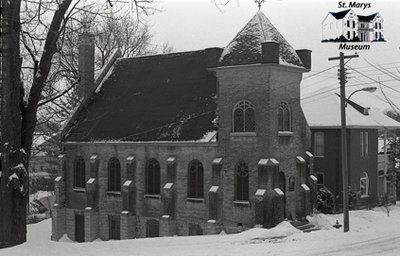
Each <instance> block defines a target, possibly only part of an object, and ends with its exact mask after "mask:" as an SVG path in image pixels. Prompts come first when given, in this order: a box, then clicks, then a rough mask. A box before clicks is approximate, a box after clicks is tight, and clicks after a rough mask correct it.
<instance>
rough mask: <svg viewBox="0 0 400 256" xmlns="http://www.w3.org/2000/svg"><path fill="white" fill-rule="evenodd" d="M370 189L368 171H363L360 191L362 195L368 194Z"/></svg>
mask: <svg viewBox="0 0 400 256" xmlns="http://www.w3.org/2000/svg"><path fill="white" fill-rule="evenodd" d="M368 190H369V178H368V174H367V173H366V172H364V173H363V176H361V178H360V191H361V196H367V195H368Z"/></svg>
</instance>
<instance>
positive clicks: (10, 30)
mask: <svg viewBox="0 0 400 256" xmlns="http://www.w3.org/2000/svg"><path fill="white" fill-rule="evenodd" d="M1 1H2V2H1V4H2V20H1V23H2V24H1V25H2V35H1V37H2V39H1V40H2V46H1V47H2V56H1V58H2V77H1V79H2V80H1V82H2V83H1V94H2V102H1V107H2V109H1V114H2V115H1V117H2V118H1V132H2V133H1V136H2V138H1V152H2V157H1V166H2V168H1V178H0V213H1V214H0V248H2V247H9V246H13V245H16V244H20V243H23V242H25V241H26V205H27V201H28V187H29V184H28V175H27V172H26V171H25V167H27V161H26V159H27V158H26V157H25V154H24V152H23V151H22V150H20V149H21V98H22V97H21V93H23V91H22V83H21V80H20V72H21V57H20V47H19V36H20V30H21V24H20V5H21V0H14V1H6V0H1Z"/></svg>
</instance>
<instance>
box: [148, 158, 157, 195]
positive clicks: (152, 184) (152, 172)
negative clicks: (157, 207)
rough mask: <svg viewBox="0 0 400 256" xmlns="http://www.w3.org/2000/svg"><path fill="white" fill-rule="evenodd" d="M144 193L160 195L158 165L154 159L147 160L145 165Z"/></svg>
mask: <svg viewBox="0 0 400 256" xmlns="http://www.w3.org/2000/svg"><path fill="white" fill-rule="evenodd" d="M145 193H146V194H148V195H159V194H160V164H159V163H158V161H157V160H156V159H154V158H151V159H149V160H148V161H147V164H146V175H145Z"/></svg>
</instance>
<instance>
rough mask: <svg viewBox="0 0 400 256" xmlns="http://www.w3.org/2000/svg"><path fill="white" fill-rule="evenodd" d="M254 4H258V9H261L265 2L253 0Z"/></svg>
mask: <svg viewBox="0 0 400 256" xmlns="http://www.w3.org/2000/svg"><path fill="white" fill-rule="evenodd" d="M254 2H255V3H256V4H258V10H261V6H262V4H263V3H265V0H254Z"/></svg>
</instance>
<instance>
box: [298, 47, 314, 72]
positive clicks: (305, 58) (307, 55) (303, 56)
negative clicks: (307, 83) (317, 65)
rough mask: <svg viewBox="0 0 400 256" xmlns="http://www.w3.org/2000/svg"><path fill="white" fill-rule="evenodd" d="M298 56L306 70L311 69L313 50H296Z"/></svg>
mask: <svg viewBox="0 0 400 256" xmlns="http://www.w3.org/2000/svg"><path fill="white" fill-rule="evenodd" d="M296 53H297V55H298V56H299V58H300V60H301V61H302V62H303V65H304V67H305V68H306V69H308V70H310V69H311V50H308V49H300V50H296Z"/></svg>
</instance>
